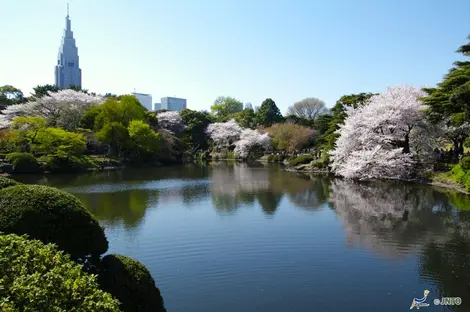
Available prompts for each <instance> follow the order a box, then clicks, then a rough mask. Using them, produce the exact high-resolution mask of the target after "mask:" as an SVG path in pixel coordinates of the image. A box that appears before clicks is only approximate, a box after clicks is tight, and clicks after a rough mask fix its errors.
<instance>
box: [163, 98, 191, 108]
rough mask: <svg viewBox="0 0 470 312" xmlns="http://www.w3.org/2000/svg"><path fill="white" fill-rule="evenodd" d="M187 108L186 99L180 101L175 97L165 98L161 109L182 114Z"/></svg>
mask: <svg viewBox="0 0 470 312" xmlns="http://www.w3.org/2000/svg"><path fill="white" fill-rule="evenodd" d="M185 108H186V99H180V98H175V97H164V98H162V103H161V109H167V110H170V111H176V112H180V111H182V110H183V109H185Z"/></svg>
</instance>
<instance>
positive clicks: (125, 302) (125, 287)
mask: <svg viewBox="0 0 470 312" xmlns="http://www.w3.org/2000/svg"><path fill="white" fill-rule="evenodd" d="M99 279H100V284H101V288H102V289H103V290H104V291H106V292H109V293H110V294H111V295H113V296H114V297H116V298H117V299H118V300H119V301H120V302H121V310H122V311H126V312H134V311H136V312H137V311H139V312H140V311H155V312H165V311H166V310H165V307H164V304H163V298H162V296H161V294H160V290H159V289H158V288H157V287H156V286H155V281H154V280H153V278H152V275H151V274H150V272H149V271H148V270H147V268H146V267H145V266H144V265H143V264H142V263H140V262H139V261H136V260H133V259H131V258H129V257H126V256H121V255H107V256H105V257H103V259H102V260H101V267H100V274H99Z"/></svg>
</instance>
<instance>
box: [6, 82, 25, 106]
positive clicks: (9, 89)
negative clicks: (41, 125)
mask: <svg viewBox="0 0 470 312" xmlns="http://www.w3.org/2000/svg"><path fill="white" fill-rule="evenodd" d="M24 102H26V99H25V97H24V96H23V92H21V90H20V89H18V88H15V87H13V86H10V85H5V86H1V87H0V110H2V109H5V107H7V106H9V105H14V104H20V103H24Z"/></svg>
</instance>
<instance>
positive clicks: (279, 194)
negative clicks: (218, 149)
mask: <svg viewBox="0 0 470 312" xmlns="http://www.w3.org/2000/svg"><path fill="white" fill-rule="evenodd" d="M211 167H212V170H211V172H210V177H211V181H212V183H211V195H212V203H213V205H214V207H215V208H216V209H217V211H218V212H220V213H222V214H227V213H228V214H231V213H235V212H236V211H237V210H238V209H239V208H240V207H242V206H243V205H247V204H253V203H254V202H257V203H258V204H259V205H260V207H261V209H262V211H263V212H264V213H265V214H266V216H268V217H269V216H273V215H274V214H275V212H276V210H277V208H278V207H279V204H280V203H281V200H282V199H283V198H284V196H286V198H287V199H288V200H289V201H290V202H291V203H292V204H293V206H294V207H297V208H301V209H304V210H310V211H315V210H318V209H319V208H320V207H321V206H322V205H323V204H324V203H325V202H326V200H327V197H326V194H327V193H326V192H325V190H326V191H327V190H328V180H327V179H325V178H324V177H313V176H312V177H309V176H306V175H298V174H295V173H286V172H284V171H282V170H281V168H280V167H279V166H271V165H268V166H262V165H258V166H257V167H255V168H254V167H253V165H247V164H243V163H224V162H218V163H217V162H214V163H212V164H211ZM266 167H269V168H266Z"/></svg>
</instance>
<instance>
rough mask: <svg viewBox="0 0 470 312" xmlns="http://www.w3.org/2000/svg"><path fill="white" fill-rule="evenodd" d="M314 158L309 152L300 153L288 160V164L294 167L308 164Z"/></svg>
mask: <svg viewBox="0 0 470 312" xmlns="http://www.w3.org/2000/svg"><path fill="white" fill-rule="evenodd" d="M314 159H315V158H314V157H313V155H310V154H306V155H300V156H298V157H296V158H294V159H292V160H289V166H292V167H295V166H298V165H302V164H308V163H310V162H312V160H314Z"/></svg>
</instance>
